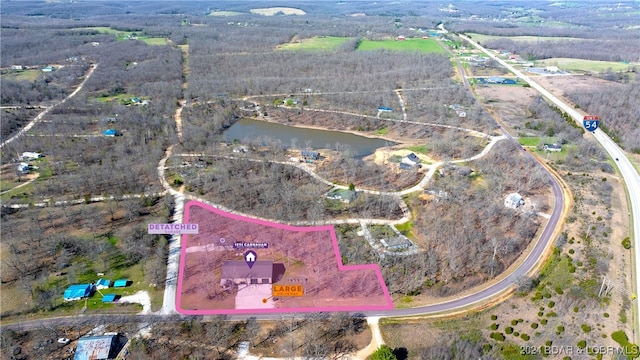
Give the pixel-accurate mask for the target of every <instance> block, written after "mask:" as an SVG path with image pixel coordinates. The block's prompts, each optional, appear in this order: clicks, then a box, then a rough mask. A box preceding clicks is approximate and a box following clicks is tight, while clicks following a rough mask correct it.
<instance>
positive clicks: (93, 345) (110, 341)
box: [73, 335, 118, 360]
mask: <svg viewBox="0 0 640 360" xmlns="http://www.w3.org/2000/svg"><path fill="white" fill-rule="evenodd" d="M114 340H115V336H114V335H101V336H87V337H83V338H80V340H78V347H77V348H76V353H75V356H74V357H73V360H107V359H115V358H116V356H117V355H118V354H117V353H115V352H116V346H114V345H115V344H114V343H115V341H114Z"/></svg>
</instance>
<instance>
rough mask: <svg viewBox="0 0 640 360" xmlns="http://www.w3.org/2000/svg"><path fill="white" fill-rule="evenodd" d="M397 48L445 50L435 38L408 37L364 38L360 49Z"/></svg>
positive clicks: (405, 49)
mask: <svg viewBox="0 0 640 360" xmlns="http://www.w3.org/2000/svg"><path fill="white" fill-rule="evenodd" d="M379 49H386V50H395V51H421V52H430V53H433V52H444V49H443V48H442V47H441V46H440V45H439V44H438V43H437V42H436V41H435V40H433V39H406V40H395V39H393V40H362V42H361V43H360V46H358V50H362V51H367V50H379Z"/></svg>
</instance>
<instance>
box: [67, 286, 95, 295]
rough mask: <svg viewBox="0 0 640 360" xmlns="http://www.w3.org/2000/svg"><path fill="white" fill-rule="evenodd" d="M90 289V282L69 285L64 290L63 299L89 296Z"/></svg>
mask: <svg viewBox="0 0 640 360" xmlns="http://www.w3.org/2000/svg"><path fill="white" fill-rule="evenodd" d="M92 289H93V286H92V285H91V284H75V285H71V286H69V287H68V288H67V289H66V290H65V291H64V295H63V296H64V298H65V299H75V298H83V297H87V296H89V295H90V294H91V290H92Z"/></svg>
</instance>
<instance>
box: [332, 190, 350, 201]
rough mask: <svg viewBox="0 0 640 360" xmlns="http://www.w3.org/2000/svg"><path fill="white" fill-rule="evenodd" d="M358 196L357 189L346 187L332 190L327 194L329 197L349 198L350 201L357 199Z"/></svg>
mask: <svg viewBox="0 0 640 360" xmlns="http://www.w3.org/2000/svg"><path fill="white" fill-rule="evenodd" d="M356 196H357V194H356V192H355V191H353V190H345V189H339V190H335V191H332V192H330V193H329V195H327V197H328V198H330V199H343V200H349V201H353V200H355V198H356Z"/></svg>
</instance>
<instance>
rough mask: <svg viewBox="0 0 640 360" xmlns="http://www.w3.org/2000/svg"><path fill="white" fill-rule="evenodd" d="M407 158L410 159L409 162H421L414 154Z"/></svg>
mask: <svg viewBox="0 0 640 360" xmlns="http://www.w3.org/2000/svg"><path fill="white" fill-rule="evenodd" d="M407 158H409V160H411V161H413V162H417V163H419V162H420V158H419V157H418V156H417V155H416V154H414V153H411V154H409V155H407Z"/></svg>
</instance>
